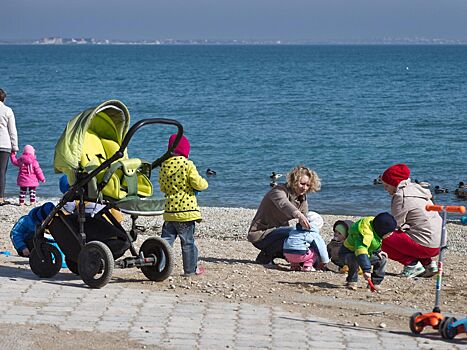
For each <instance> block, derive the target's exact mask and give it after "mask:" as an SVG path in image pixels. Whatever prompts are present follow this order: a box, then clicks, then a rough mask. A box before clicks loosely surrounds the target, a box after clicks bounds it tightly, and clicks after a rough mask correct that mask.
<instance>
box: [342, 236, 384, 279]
mask: <svg viewBox="0 0 467 350" xmlns="http://www.w3.org/2000/svg"><path fill="white" fill-rule="evenodd" d="M339 257H341V258H343V260H344V262H345V264H346V265H347V266H348V267H349V272H348V274H347V279H346V281H347V282H357V281H358V268H359V265H358V261H357V257H356V256H355V252H353V251H351V250H350V249H348V248H347V247H346V246H344V245H342V247H341V248H340V250H339ZM386 262H387V260H386V258H385V257H383V258H382V259H380V257H379V256H378V255H377V254H372V255H371V256H370V264H371V265H372V266H373V272H372V273H371V281H372V282H373V283H374V284H375V285H376V284H381V282H383V279H384V274H385V271H386Z"/></svg>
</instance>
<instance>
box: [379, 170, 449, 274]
mask: <svg viewBox="0 0 467 350" xmlns="http://www.w3.org/2000/svg"><path fill="white" fill-rule="evenodd" d="M409 176H410V170H409V168H408V167H407V165H405V164H396V165H393V166H391V167H389V168H388V169H386V170H385V172H384V173H383V175H382V177H381V179H382V181H383V185H384V189H385V190H386V191H387V192H388V193H389V194H390V195H391V196H392V201H391V212H392V215H393V216H394V217H395V219H396V220H397V226H398V227H399V230H398V231H396V232H394V234H393V235H391V237H389V238H387V239H385V240H384V241H383V246H382V250H383V251H384V252H386V253H387V254H388V257H389V259H391V260H395V261H398V262H400V263H401V264H402V265H404V269H403V270H402V272H401V275H402V276H404V277H408V278H410V277H416V276H420V275H422V276H424V277H431V276H433V275H435V274H436V273H437V272H438V268H437V266H436V262H435V261H433V260H432V258H433V257H434V256H436V255H438V254H439V247H440V243H441V242H440V239H441V224H442V219H441V216H440V215H439V214H438V213H437V212H435V211H427V210H426V209H425V207H426V205H427V204H433V202H432V198H433V196H432V194H431V192H430V190H428V189H425V188H423V187H421V186H420V185H419V184H417V183H414V182H412V181H410V178H409Z"/></svg>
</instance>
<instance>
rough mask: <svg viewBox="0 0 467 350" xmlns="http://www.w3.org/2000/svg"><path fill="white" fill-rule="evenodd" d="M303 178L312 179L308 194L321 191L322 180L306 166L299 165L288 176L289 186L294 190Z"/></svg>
mask: <svg viewBox="0 0 467 350" xmlns="http://www.w3.org/2000/svg"><path fill="white" fill-rule="evenodd" d="M303 176H308V177H309V178H310V187H309V188H308V191H307V193H308V192H318V191H319V190H320V189H321V179H320V178H319V176H318V174H317V173H316V172H315V171H314V170H311V169H309V168H307V167H306V166H304V165H298V166H296V167H295V168H293V169H292V170H291V171H290V172H289V173H288V174H287V186H288V187H289V188H294V187H295V186H297V185H298V183H299V182H300V179H301V178H302V177H303Z"/></svg>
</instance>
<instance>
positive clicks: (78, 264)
mask: <svg viewBox="0 0 467 350" xmlns="http://www.w3.org/2000/svg"><path fill="white" fill-rule="evenodd" d="M150 124H165V125H173V126H176V127H177V136H176V138H175V141H174V144H173V145H172V147H170V148H169V149H168V150H167V151H166V152H165V153H164V154H163V155H162V156H161V157H160V158H158V159H156V160H155V161H154V162H152V163H151V165H150V169H149V175H150V171H151V170H153V169H154V168H156V167H158V166H160V165H161V164H162V162H163V161H165V160H166V159H168V158H169V157H170V156H171V155H172V152H173V150H174V149H175V148H176V147H177V145H178V143H179V141H180V139H181V138H182V135H183V126H182V125H181V124H180V123H179V122H178V121H176V120H174V119H166V118H150V119H143V120H140V121H138V122H137V123H135V124H134V125H133V126H132V127H131V128H130V129H129V130H128V132H127V133H126V134H125V136H124V138H123V140H122V143H121V145H120V148H119V149H118V151H116V152H115V153H114V154H113V155H112V156H110V158H108V159H106V160H105V161H103V163H102V164H100V165H99V166H97V167H96V168H95V169H93V170H92V171H91V172H89V173H85V172H83V173H79V174H78V176H77V178H76V181H75V183H74V184H73V185H71V186H70V187H69V189H68V190H67V191H66V192H65V193H64V195H63V197H62V199H61V200H60V201H59V203H58V204H57V205H56V207H55V208H54V209H53V210H52V211H51V213H50V214H49V215H48V216H47V217H46V218H45V220H44V221H43V222H42V224H41V225H40V226H38V227H37V228H36V233H35V235H34V239H33V241H34V249H33V250H32V251H31V255H30V259H29V264H30V267H31V270H32V271H33V272H34V273H35V274H36V275H38V276H39V277H44V278H50V277H53V276H55V275H56V274H57V273H58V272H59V270H60V268H61V266H62V256H61V254H60V252H59V250H58V249H57V248H56V247H55V246H53V245H50V244H47V243H46V242H47V239H46V238H45V237H44V233H45V231H46V229H48V228H50V225H51V223H53V222H54V220H59V221H61V222H62V223H63V225H64V226H63V227H64V228H66V229H67V231H69V233H71V235H72V236H73V239H74V241H75V242H77V243H78V251H79V253H78V258H77V261H73V260H71V259H69V258H68V256H67V253H69V254H70V255H75V257H76V251H75V252H74V253H75V254H73V251H72V250H71V251H70V250H69V251H67V249H63V248H66V247H62V246H61V245H60V242H59V241H60V239H56V237H55V236H54V234H53V232H51V233H52V236H54V238H55V239H56V241H57V243H58V245H59V247H60V248H61V249H62V251H63V253H64V254H65V260H66V262H67V265H68V267H69V269H70V271H72V272H73V273H75V274H79V275H80V277H81V278H82V279H83V281H84V282H85V283H86V284H87V285H88V286H90V287H91V288H101V287H103V286H105V285H106V284H107V283H108V282H109V281H110V279H111V277H112V273H113V269H114V267H116V268H130V267H136V268H140V269H141V270H142V272H143V274H144V275H145V276H146V277H147V278H148V279H150V280H152V281H162V280H165V279H166V278H167V277H168V276H170V274H171V272H172V269H173V253H172V249H171V247H170V245H169V244H168V243H167V241H165V240H164V239H162V238H160V237H156V236H154V237H149V238H147V239H146V240H145V241H144V242H143V244H142V245H141V247H140V250H139V252H137V250H136V247H135V246H134V244H133V242H134V241H135V240H136V237H137V234H138V233H139V232H141V231H143V230H142V228H141V227H139V226H137V225H136V219H137V218H138V216H139V215H149V216H152V215H160V214H162V213H163V211H162V210H159V211H151V212H148V213H144V212H141V211H135V210H130V209H125V208H119V207H118V202H117V204H116V203H114V202H112V201H109V200H104V201H103V202H104V203H105V207H104V208H103V209H102V210H101V211H99V212H98V213H97V214H96V215H98V216H99V215H100V216H102V215H105V214H107V215H106V218H107V219H109V221H110V222H109V225H113V226H114V227H115V228H117V230H119V231H120V232H122V233H124V237H123V238H126V240H127V242H128V243H129V251H130V252H131V256H127V257H123V258H120V259H118V257H116V258H115V259H114V255H115V254H113V252H112V251H111V249H110V248H109V247H108V246H107V244H106V243H104V242H102V241H100V240H93V241H88V239H87V238H88V237H87V234H86V232H85V231H86V230H85V224H86V221H87V220H88V221H89V220H90V218H87V217H86V214H85V201H86V200H88V201H93V200H96V203H97V201H98V199H99V193H100V191H101V190H102V189H103V188H104V187H105V186H106V185H107V182H106V181H105V179H103V181H102V182H101V183H99V184H98V198H89V196H88V195H87V193H86V190H87V185H88V184H89V183H90V181H91V180H92V179H93V178H94V177H95V176H96V175H97V174H98V173H99V172H101V171H102V170H104V169H108V168H109V167H110V166H111V165H112V164H113V163H114V162H116V161H117V160H119V159H120V158H122V157H123V156H124V154H125V150H126V148H127V146H128V144H129V142H130V140H131V138H132V137H133V135H134V134H135V133H136V131H137V130H139V129H140V128H142V127H143V126H146V125H150ZM147 170H148V169H146V171H147ZM148 178H149V176H148ZM75 200H77V201H78V205H77V221H78V223H77V226H78V227H77V229H76V225H75V226H74V227H73V225H70V223H69V222H68V221H67V215H65V214H64V212H63V211H62V210H61V209H62V208H64V206H65V204H66V203H68V202H71V201H75ZM157 201H159V202H160V200H157ZM147 202H150V200H149V201H147ZM111 208H118V209H120V210H121V212H123V213H126V214H130V215H131V220H132V225H131V230H130V231H129V232H128V231H126V230H125V229H124V228H123V227H122V226H121V225H120V223H119V222H118V221H117V220H116V219H115V218H114V217H113V216H112V215H111V214H110V212H109V211H110V209H111ZM101 212H102V213H101ZM103 221H105V220H103ZM126 250H128V248H127V249H125V251H126ZM125 251H124V252H125ZM124 252H123V253H124ZM123 253H122V254H121V255H123ZM118 255H120V254H118Z"/></svg>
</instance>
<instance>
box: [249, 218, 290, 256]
mask: <svg viewBox="0 0 467 350" xmlns="http://www.w3.org/2000/svg"><path fill="white" fill-rule="evenodd" d="M293 229H294V228H293V227H290V226H284V227H278V228H276V229H275V230H272V231H271V232H270V233H269V234H268V235H267V236H266V237H264V239H262V240H261V241H259V242H256V243H253V245H254V246H255V247H256V248H258V249H259V250H261V252H260V253H259V255H258V257H257V258H256V261H257V262H258V263H260V264H269V263H271V262H272V260H273V259H274V258H276V257H277V258H279V257H283V253H282V247H283V245H284V241H285V239H286V238H287V237H289V233H290V231H292V230H293Z"/></svg>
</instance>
